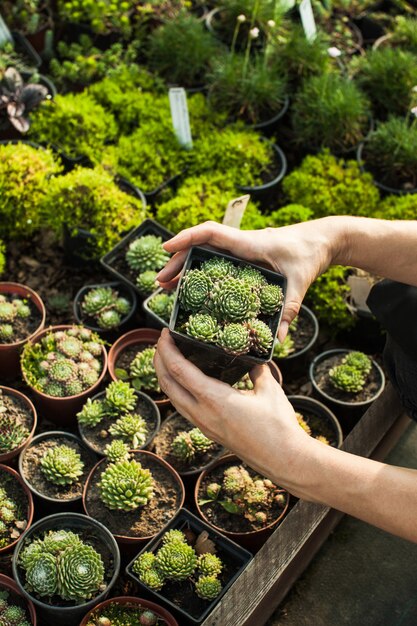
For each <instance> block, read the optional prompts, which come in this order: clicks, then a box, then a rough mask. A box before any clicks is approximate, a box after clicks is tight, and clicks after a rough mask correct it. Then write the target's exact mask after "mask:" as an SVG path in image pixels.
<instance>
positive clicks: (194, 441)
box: [171, 428, 215, 465]
mask: <svg viewBox="0 0 417 626" xmlns="http://www.w3.org/2000/svg"><path fill="white" fill-rule="evenodd" d="M214 445H215V444H214V441H211V439H209V438H208V437H206V436H205V435H204V434H203V433H202V432H201V430H200V429H199V428H193V429H191V430H189V431H181V432H179V433H178V434H177V436H176V437H175V438H174V439H173V441H172V444H171V454H172V455H173V456H174V457H175V458H176V459H177V460H178V461H181V462H182V463H185V464H186V465H189V464H191V463H192V462H193V461H194V460H195V459H196V458H198V457H199V456H202V455H203V454H205V453H206V452H209V451H210V450H212V449H213V447H214Z"/></svg>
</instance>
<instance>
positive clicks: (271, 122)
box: [249, 96, 290, 137]
mask: <svg viewBox="0 0 417 626" xmlns="http://www.w3.org/2000/svg"><path fill="white" fill-rule="evenodd" d="M289 107H290V98H289V96H285V98H284V102H283V104H282V108H281V110H280V111H278V113H276V114H275V115H273V116H272V117H271V118H269V119H268V120H264V121H263V122H257V123H256V124H250V125H249V126H250V128H253V129H254V130H257V131H260V132H261V133H263V134H264V135H266V136H267V137H270V136H271V135H273V133H274V131H275V130H276V128H277V126H278V122H279V121H280V120H282V118H283V117H284V115H286V113H287V111H288V109H289Z"/></svg>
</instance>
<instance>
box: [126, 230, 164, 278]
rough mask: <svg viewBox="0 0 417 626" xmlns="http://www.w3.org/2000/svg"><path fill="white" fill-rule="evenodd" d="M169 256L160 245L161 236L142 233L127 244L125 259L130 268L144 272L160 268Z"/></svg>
mask: <svg viewBox="0 0 417 626" xmlns="http://www.w3.org/2000/svg"><path fill="white" fill-rule="evenodd" d="M169 256H170V255H169V253H168V252H165V250H164V249H163V247H162V237H157V236H156V235H143V236H142V237H139V238H138V239H135V240H134V241H132V243H131V244H130V245H129V249H128V251H127V253H126V261H127V263H128V265H129V267H130V268H131V269H133V270H135V271H137V272H145V271H146V270H159V269H161V268H162V267H164V265H166V263H167V262H168V260H169Z"/></svg>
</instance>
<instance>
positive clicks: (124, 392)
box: [106, 380, 138, 413]
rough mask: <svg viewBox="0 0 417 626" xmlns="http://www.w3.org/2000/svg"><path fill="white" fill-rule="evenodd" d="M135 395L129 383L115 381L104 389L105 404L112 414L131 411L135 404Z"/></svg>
mask: <svg viewBox="0 0 417 626" xmlns="http://www.w3.org/2000/svg"><path fill="white" fill-rule="evenodd" d="M137 399H138V397H137V395H136V393H135V390H134V389H133V387H131V386H130V385H129V383H126V382H123V381H122V380H115V381H113V382H112V383H110V385H109V386H108V387H107V389H106V402H107V405H108V406H109V408H110V409H112V410H113V411H114V413H124V412H125V411H133V409H134V408H135V406H136V403H137Z"/></svg>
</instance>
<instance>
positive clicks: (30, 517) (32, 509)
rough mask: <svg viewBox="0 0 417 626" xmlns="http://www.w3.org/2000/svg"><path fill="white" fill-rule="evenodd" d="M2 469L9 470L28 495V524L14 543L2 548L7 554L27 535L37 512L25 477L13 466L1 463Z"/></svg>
mask: <svg viewBox="0 0 417 626" xmlns="http://www.w3.org/2000/svg"><path fill="white" fill-rule="evenodd" d="M1 470H3V471H5V472H7V473H8V474H11V475H12V476H13V478H14V479H15V480H17V482H18V483H19V485H20V486H21V487H22V489H23V492H24V493H25V495H26V498H27V514H26V521H27V524H26V528H25V530H24V532H23V533H22V534H21V535H20V536H19V537H18V538H17V539H15V540H14V541H12V543H9V544H8V545H7V546H4V547H3V548H0V555H2V554H7V552H11V551H12V550H14V549H15V548H16V544H17V543H18V542H19V541H20V539H21V537H23V535H25V534H26V532H27V531H28V530H29V528H30V527H31V526H32V521H33V515H34V513H35V507H34V504H33V497H32V493H31V491H30V490H29V488H28V487H27V485H26V484H25V482H24V481H23V479H22V477H21V476H20V474H19V473H18V472H16V470H14V469H13V468H12V467H9V466H8V465H3V464H0V471H1Z"/></svg>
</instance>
